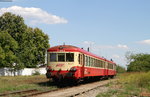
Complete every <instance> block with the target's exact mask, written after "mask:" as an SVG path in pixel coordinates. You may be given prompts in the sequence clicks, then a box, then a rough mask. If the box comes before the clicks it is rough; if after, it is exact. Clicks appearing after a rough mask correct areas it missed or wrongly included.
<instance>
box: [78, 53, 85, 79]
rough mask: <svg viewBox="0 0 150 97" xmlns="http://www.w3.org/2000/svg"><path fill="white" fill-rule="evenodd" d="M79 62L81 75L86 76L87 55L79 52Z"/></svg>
mask: <svg viewBox="0 0 150 97" xmlns="http://www.w3.org/2000/svg"><path fill="white" fill-rule="evenodd" d="M79 60H80V61H79V63H80V65H81V77H84V65H85V55H84V54H79Z"/></svg>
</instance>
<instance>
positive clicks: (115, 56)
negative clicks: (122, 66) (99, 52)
mask: <svg viewBox="0 0 150 97" xmlns="http://www.w3.org/2000/svg"><path fill="white" fill-rule="evenodd" d="M112 58H115V59H119V58H120V56H119V55H117V54H115V55H112Z"/></svg>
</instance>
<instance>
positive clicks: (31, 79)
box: [0, 75, 57, 93]
mask: <svg viewBox="0 0 150 97" xmlns="http://www.w3.org/2000/svg"><path fill="white" fill-rule="evenodd" d="M56 88H57V87H56V86H54V85H53V84H52V83H51V82H50V81H49V80H48V79H47V78H46V77H45V75H34V76H15V77H11V76H8V77H0V93H7V92H11V91H20V90H27V89H38V90H41V91H44V90H51V89H56Z"/></svg>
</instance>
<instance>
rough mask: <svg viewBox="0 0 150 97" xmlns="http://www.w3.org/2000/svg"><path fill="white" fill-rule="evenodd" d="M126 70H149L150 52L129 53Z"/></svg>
mask: <svg viewBox="0 0 150 97" xmlns="http://www.w3.org/2000/svg"><path fill="white" fill-rule="evenodd" d="M128 60H129V64H128V67H127V71H129V72H131V71H134V72H142V71H150V54H142V53H141V54H130V55H128Z"/></svg>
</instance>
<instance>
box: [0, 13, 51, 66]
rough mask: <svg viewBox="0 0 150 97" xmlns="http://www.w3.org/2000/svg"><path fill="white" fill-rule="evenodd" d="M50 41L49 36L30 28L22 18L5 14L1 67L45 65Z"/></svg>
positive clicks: (0, 35)
mask: <svg viewBox="0 0 150 97" xmlns="http://www.w3.org/2000/svg"><path fill="white" fill-rule="evenodd" d="M48 40H49V38H48V35H46V34H45V33H44V32H42V30H40V29H39V28H35V29H33V28H31V27H28V26H27V25H26V24H25V23H24V19H23V18H22V17H21V16H17V15H15V14H12V13H9V12H7V13H4V14H3V15H2V16H0V41H1V42H0V53H1V55H0V67H11V66H12V64H14V63H15V64H16V65H15V67H14V68H18V69H19V68H23V67H36V65H37V64H40V63H44V59H45V51H46V49H47V48H48V47H49V43H48Z"/></svg>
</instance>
